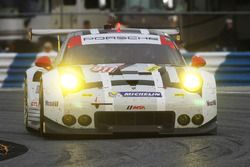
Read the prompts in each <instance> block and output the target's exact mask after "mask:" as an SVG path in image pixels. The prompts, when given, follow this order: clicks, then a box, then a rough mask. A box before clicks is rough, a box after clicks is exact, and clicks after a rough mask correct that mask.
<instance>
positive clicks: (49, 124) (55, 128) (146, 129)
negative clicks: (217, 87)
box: [43, 117, 217, 136]
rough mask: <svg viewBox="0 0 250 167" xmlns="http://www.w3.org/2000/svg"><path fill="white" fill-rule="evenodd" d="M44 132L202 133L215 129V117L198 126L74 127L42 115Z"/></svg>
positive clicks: (106, 133)
mask: <svg viewBox="0 0 250 167" xmlns="http://www.w3.org/2000/svg"><path fill="white" fill-rule="evenodd" d="M43 129H44V133H45V134H48V135H115V134H126V133H136V134H146V133H153V134H156V135H166V136H170V135H202V134H210V133H215V132H216V131H217V117H214V118H213V119H212V120H210V121H209V122H207V123H206V124H204V125H202V126H200V127H198V128H174V127H162V126H150V125H143V126H125V125H124V126H114V127H109V128H106V129H97V128H95V129H74V128H69V127H65V126H62V125H60V124H58V123H56V122H54V121H52V120H50V119H49V118H47V117H44V127H43Z"/></svg>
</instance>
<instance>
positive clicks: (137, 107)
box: [127, 106, 145, 110]
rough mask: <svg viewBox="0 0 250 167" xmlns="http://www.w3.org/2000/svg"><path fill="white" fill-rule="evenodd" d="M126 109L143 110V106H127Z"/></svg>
mask: <svg viewBox="0 0 250 167" xmlns="http://www.w3.org/2000/svg"><path fill="white" fill-rule="evenodd" d="M127 110H145V106H128V107H127Z"/></svg>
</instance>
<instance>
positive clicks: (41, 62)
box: [35, 56, 52, 70]
mask: <svg viewBox="0 0 250 167" xmlns="http://www.w3.org/2000/svg"><path fill="white" fill-rule="evenodd" d="M35 65H36V66H38V67H43V68H45V69H47V70H49V69H51V67H52V63H51V60H50V58H49V57H48V56H42V57H39V58H38V59H36V62H35Z"/></svg>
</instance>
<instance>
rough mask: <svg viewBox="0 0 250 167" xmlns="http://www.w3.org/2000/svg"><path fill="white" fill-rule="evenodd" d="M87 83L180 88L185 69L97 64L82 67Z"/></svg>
mask: <svg viewBox="0 0 250 167" xmlns="http://www.w3.org/2000/svg"><path fill="white" fill-rule="evenodd" d="M80 68H81V70H82V73H83V75H84V79H85V82H86V83H97V82H101V83H102V87H104V88H107V87H109V88H110V87H113V86H125V85H126V86H131V87H135V86H137V87H138V86H139V85H143V86H152V87H160V88H166V87H178V86H179V82H180V75H181V73H182V72H183V71H184V69H185V68H184V67H176V66H171V65H163V64H162V65H156V64H142V63H140V64H139V63H138V64H132V65H127V64H96V65H81V66H80Z"/></svg>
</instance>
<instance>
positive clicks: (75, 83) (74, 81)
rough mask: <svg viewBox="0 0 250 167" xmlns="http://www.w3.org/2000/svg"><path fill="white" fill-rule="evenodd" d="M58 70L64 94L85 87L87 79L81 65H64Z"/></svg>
mask: <svg viewBox="0 0 250 167" xmlns="http://www.w3.org/2000/svg"><path fill="white" fill-rule="evenodd" d="M58 72H59V76H60V80H59V83H60V86H61V88H62V92H63V95H64V96H66V95H67V94H72V93H76V92H79V91H81V90H83V89H84V86H85V80H84V77H83V73H82V71H81V68H80V67H62V68H59V69H58Z"/></svg>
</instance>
